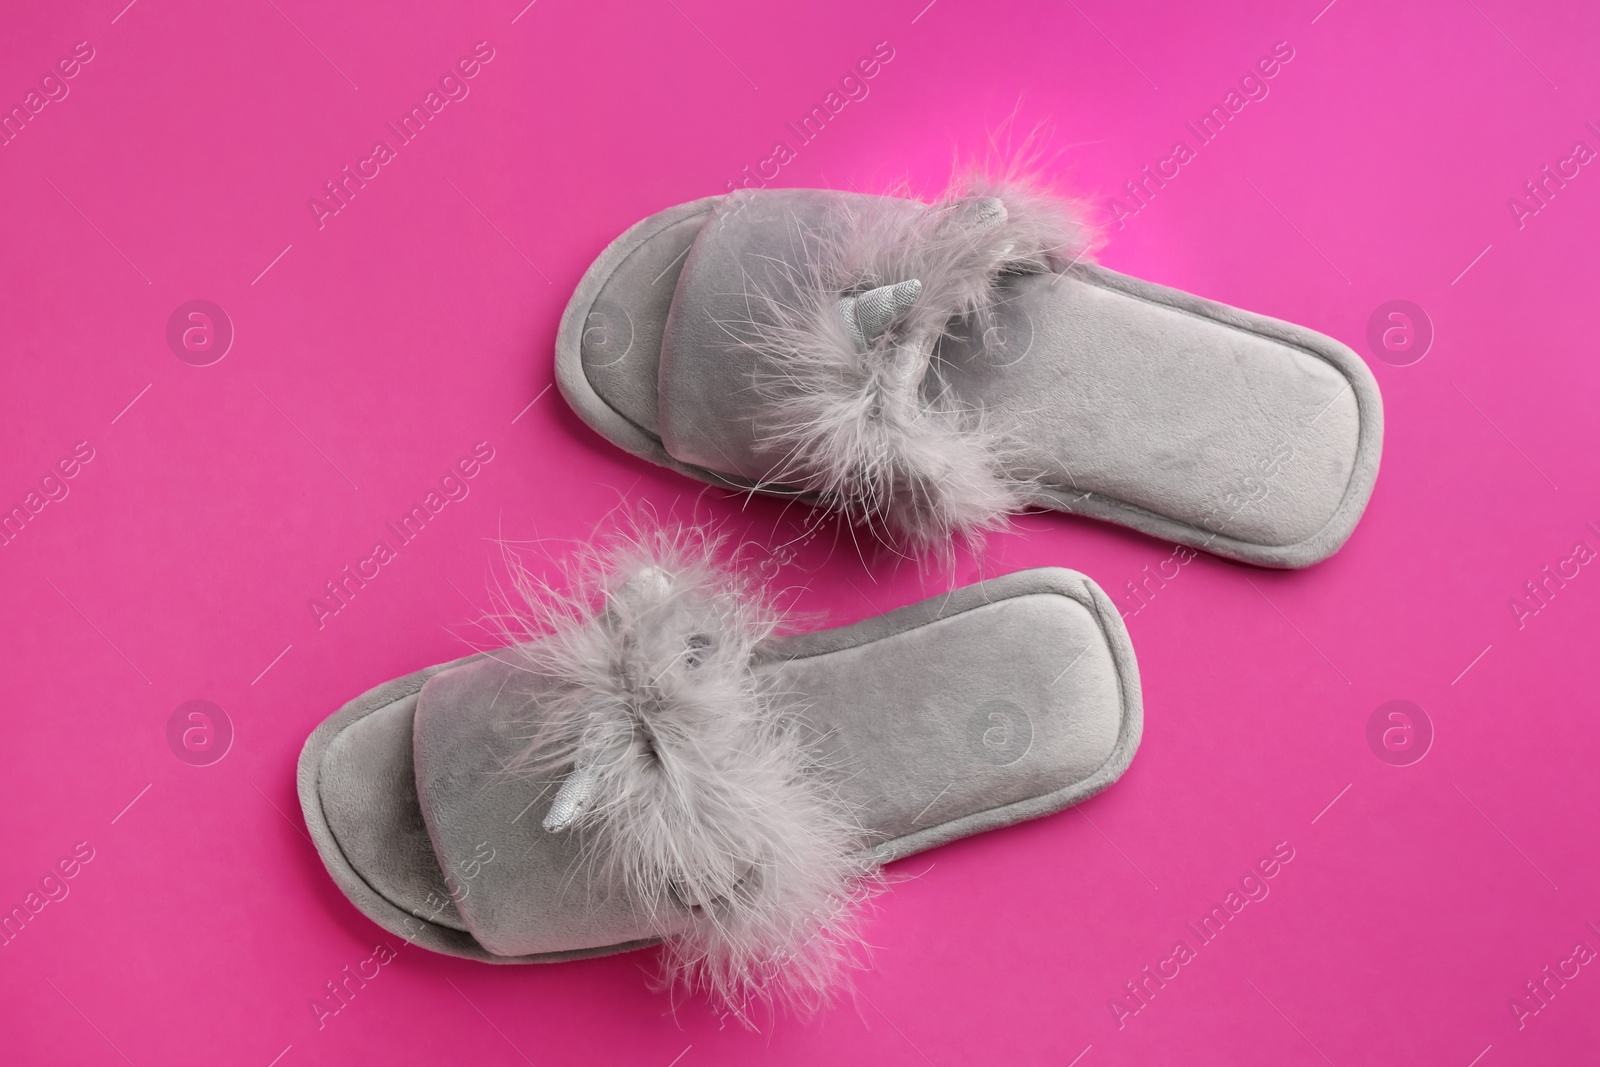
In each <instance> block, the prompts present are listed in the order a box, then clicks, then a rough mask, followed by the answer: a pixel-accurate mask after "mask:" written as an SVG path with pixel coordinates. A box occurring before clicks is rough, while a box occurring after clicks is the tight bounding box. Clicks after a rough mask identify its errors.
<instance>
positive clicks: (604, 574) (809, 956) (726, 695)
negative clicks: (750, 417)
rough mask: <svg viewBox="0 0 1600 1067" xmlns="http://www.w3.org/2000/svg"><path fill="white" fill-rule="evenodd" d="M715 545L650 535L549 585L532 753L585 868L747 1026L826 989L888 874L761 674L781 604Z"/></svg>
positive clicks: (670, 972) (552, 826)
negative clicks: (646, 914) (560, 585)
mask: <svg viewBox="0 0 1600 1067" xmlns="http://www.w3.org/2000/svg"><path fill="white" fill-rule="evenodd" d="M713 548H714V546H712V545H710V544H708V543H706V541H705V539H704V538H700V537H697V536H695V535H692V534H684V533H673V532H659V533H654V534H647V535H645V536H643V537H642V538H641V539H639V540H636V541H630V542H626V543H623V544H621V545H619V546H615V547H613V548H612V549H609V550H606V551H605V552H604V553H602V554H600V555H599V557H598V558H597V559H596V560H595V561H594V565H593V566H592V567H590V568H589V569H588V572H587V573H585V574H582V575H580V576H579V577H578V580H577V582H576V586H577V588H576V591H575V592H574V593H571V594H568V595H567V596H565V597H562V598H559V599H555V600H552V599H551V598H550V597H549V596H545V597H540V598H538V600H537V610H539V611H540V612H541V614H542V615H543V616H544V618H543V620H542V629H544V630H545V631H546V635H545V636H544V637H543V638H542V639H540V640H537V641H534V642H532V643H530V644H528V645H525V646H523V647H522V650H521V655H522V656H523V657H524V661H523V665H524V666H525V667H526V669H528V670H530V671H533V672H535V673H537V674H539V675H541V676H542V677H543V678H544V679H547V680H551V681H554V682H555V683H556V684H555V685H554V686H549V685H542V686H541V687H540V688H541V692H542V694H543V695H541V696H540V697H539V698H538V702H539V709H538V710H539V717H540V719H541V720H542V725H541V726H540V728H539V729H538V731H537V733H536V735H535V736H534V737H533V738H532V740H531V742H530V744H529V745H528V748H527V749H526V751H524V752H523V754H522V757H521V759H520V760H519V761H518V764H519V766H521V767H523V768H525V769H533V770H535V771H537V772H542V773H537V774H535V777H544V778H547V779H548V777H550V776H551V775H553V776H554V777H555V778H556V779H557V780H559V781H560V782H561V785H560V788H559V790H558V791H557V793H556V796H555V799H554V801H553V803H552V805H551V807H550V809H549V813H548V815H547V817H546V819H545V822H544V827H545V830H546V831H547V832H550V833H567V834H576V835H578V836H579V838H580V839H581V840H582V842H583V855H584V856H585V862H586V863H587V864H589V865H590V869H589V871H588V872H587V875H588V877H589V879H590V880H591V881H592V882H593V883H594V884H598V885H600V886H608V885H609V886H620V887H623V888H624V889H625V890H626V891H627V892H628V893H629V894H630V896H632V897H633V898H635V899H637V900H638V901H640V902H641V903H642V905H643V906H644V907H647V908H649V909H651V911H652V917H653V919H654V920H655V921H656V925H657V926H658V928H659V929H660V930H661V931H662V932H663V933H664V934H665V935H666V953H665V962H666V966H667V976H668V978H669V980H672V981H680V980H681V981H682V982H683V983H684V984H685V985H687V986H689V987H691V988H698V989H703V990H705V991H706V992H708V993H709V994H711V996H712V997H713V999H714V1000H716V1001H718V1002H719V1003H720V1004H721V1005H722V1006H724V1007H727V1008H730V1009H731V1010H733V1011H734V1012H735V1013H736V1014H737V1015H738V1016H739V1017H740V1018H741V1019H743V1020H746V1021H748V1019H749V1010H750V1008H751V1007H753V1006H754V1005H755V1004H758V1003H761V1002H771V1001H773V1000H777V1001H781V1002H784V1003H786V1004H788V1005H789V1006H791V1007H797V1008H800V1009H802V1010H807V1009H814V1008H816V1007H819V1006H820V1005H821V1004H822V1003H823V1002H824V1001H825V1000H826V999H828V997H829V995H830V994H831V993H832V991H833V990H834V989H835V988H836V987H837V986H838V985H839V984H840V983H841V981H842V976H843V973H844V970H845V968H846V967H847V966H848V965H849V964H851V963H852V962H853V961H854V960H855V959H856V950H857V947H858V945H859V942H858V941H857V939H856V935H855V921H856V912H857V910H858V909H857V907H856V905H857V904H858V903H859V902H860V901H861V900H862V899H863V897H864V896H865V894H866V892H867V890H868V889H869V888H870V887H871V885H872V880H873V877H874V876H873V875H872V874H871V873H870V871H869V868H868V866H867V865H866V864H865V862H864V861H863V860H862V859H861V858H860V857H861V856H862V855H863V853H864V848H863V846H864V843H865V837H864V835H863V833H862V831H861V830H860V829H859V827H858V826H857V825H856V823H855V821H854V820H853V819H852V817H851V814H850V812H849V811H848V810H847V808H846V806H845V805H844V803H843V801H842V800H841V799H840V798H839V796H838V794H837V793H836V792H835V791H834V790H833V789H832V788H831V787H830V786H829V785H828V784H827V783H828V774H827V773H825V768H823V767H821V766H820V765H819V764H818V762H817V759H816V757H815V756H814V754H813V751H812V748H811V747H810V744H809V743H808V740H807V738H806V736H805V735H804V733H803V727H802V726H801V724H800V723H799V722H798V721H797V719H796V718H795V716H794V715H793V714H792V713H786V712H785V710H784V707H783V706H782V705H781V702H780V700H779V699H777V695H776V694H773V693H770V692H768V691H766V690H765V689H764V688H763V686H762V685H761V684H760V683H759V682H758V680H757V678H756V676H755V675H754V674H753V673H752V671H751V670H750V663H751V657H752V654H753V653H754V650H755V646H756V644H757V642H759V641H761V640H762V639H763V638H765V637H767V636H768V635H769V634H771V633H772V632H773V629H774V627H775V626H776V624H777V616H776V614H775V613H774V611H773V609H772V608H771V606H770V604H769V603H768V602H767V601H766V600H764V599H763V598H762V597H760V596H759V595H757V594H756V593H755V592H754V590H752V589H750V588H748V587H746V586H744V585H743V584H741V582H740V581H739V580H738V579H737V578H736V577H735V576H733V575H732V574H731V573H729V572H727V571H725V570H723V569H721V568H720V567H719V566H718V565H717V563H716V562H715V560H714V555H713Z"/></svg>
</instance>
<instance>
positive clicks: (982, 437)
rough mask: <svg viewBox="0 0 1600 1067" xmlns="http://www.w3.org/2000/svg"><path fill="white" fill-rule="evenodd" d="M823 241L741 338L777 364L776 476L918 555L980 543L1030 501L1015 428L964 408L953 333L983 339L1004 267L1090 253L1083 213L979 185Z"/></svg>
mask: <svg viewBox="0 0 1600 1067" xmlns="http://www.w3.org/2000/svg"><path fill="white" fill-rule="evenodd" d="M849 210H850V211H851V212H852V214H851V215H850V217H849V218H847V220H846V222H845V225H844V226H843V228H842V229H841V230H840V232H838V233H837V234H830V235H828V236H826V237H818V238H816V239H815V240H813V241H811V242H810V248H809V251H810V262H808V263H806V264H804V265H803V267H801V268H800V269H799V270H798V271H797V272H796V274H797V275H798V276H795V277H792V278H791V279H790V280H791V281H792V282H793V285H792V288H793V289H795V290H797V292H795V293H794V294H789V293H785V294H784V296H782V297H776V296H772V295H770V294H763V293H760V292H757V293H753V294H751V295H752V296H753V297H754V300H753V301H752V311H753V316H752V317H753V320H754V321H752V322H751V323H749V330H748V332H747V333H745V334H744V335H742V336H741V338H740V340H741V342H742V343H747V344H749V345H751V346H753V347H755V348H756V349H757V350H758V351H759V352H760V354H761V355H762V356H763V357H764V358H763V359H762V360H760V361H759V362H758V366H759V367H760V368H761V369H760V370H758V372H757V382H756V388H757V392H758V394H759V396H760V398H761V411H760V414H759V415H758V417H757V420H756V427H757V431H758V433H759V434H760V435H761V436H762V438H763V439H764V440H765V441H767V442H768V443H769V444H771V445H772V446H773V448H774V450H775V451H777V452H778V453H779V454H781V455H782V456H783V459H782V460H781V461H780V463H779V464H778V467H777V468H776V469H775V470H773V471H772V473H771V478H772V479H773V480H774V481H777V482H782V483H785V484H788V485H794V486H798V487H800V488H804V489H807V490H811V491H813V492H816V493H818V494H820V495H821V496H822V497H823V498H824V500H825V501H826V502H827V503H828V504H830V505H832V506H834V507H837V508H839V509H840V510H842V511H844V512H845V513H847V514H848V515H850V516H851V517H852V518H853V519H855V520H856V521H859V522H863V523H866V524H869V525H877V526H882V527H885V528H887V530H888V531H889V532H890V533H891V534H894V535H897V536H898V539H899V540H900V541H902V542H903V543H905V544H906V545H907V546H908V547H909V548H911V549H912V550H914V551H917V552H919V553H920V552H923V551H926V550H930V549H931V550H934V551H936V552H940V553H946V552H948V549H949V546H950V544H951V541H952V538H953V537H955V536H956V535H958V534H959V535H962V536H964V537H965V538H966V539H967V540H968V541H972V542H976V541H979V540H981V538H982V535H983V533H984V532H985V531H987V530H991V529H995V528H997V527H999V526H1001V525H1003V524H1004V520H1005V517H1006V516H1007V515H1008V514H1009V513H1011V512H1013V511H1015V510H1017V509H1018V508H1019V507H1021V506H1022V504H1023V502H1024V500H1025V498H1026V496H1027V492H1028V489H1029V485H1028V483H1027V481H1026V480H1025V479H1022V478H1019V477H1018V476H1016V475H1015V474H1014V473H1012V470H1013V468H1015V467H1016V466H1017V464H1016V463H1015V462H1013V461H1014V459H1015V457H1016V455H1017V453H1018V452H1019V451H1020V450H1019V449H1018V448H1017V446H1016V443H1015V441H1014V440H1013V438H1012V435H1011V433H1010V428H1009V427H1006V426H1002V425H998V424H997V423H996V422H995V421H994V420H993V418H991V417H989V416H988V415H986V413H985V412H983V411H982V410H980V409H979V408H977V407H976V406H974V405H971V404H968V403H965V402H964V401H963V400H962V399H961V398H960V397H959V396H957V395H956V394H955V393H954V391H953V390H952V389H951V388H950V386H949V383H948V382H947V381H946V380H945V377H944V375H943V374H942V373H941V369H940V361H939V357H938V347H939V343H940V341H941V340H942V339H943V338H944V337H946V336H947V335H948V334H950V333H951V332H952V331H954V330H955V329H957V328H959V329H960V330H961V331H962V333H963V334H965V335H967V336H978V337H981V336H984V334H985V331H986V330H987V328H988V327H989V325H990V324H991V322H990V320H991V318H992V316H993V314H994V312H995V309H996V303H997V300H998V296H997V291H996V282H997V281H998V280H999V278H1000V277H1001V276H1002V275H1004V274H1017V273H1043V272H1047V271H1059V270H1063V269H1065V268H1066V267H1067V266H1068V265H1070V264H1071V263H1073V262H1075V261H1076V260H1077V259H1079V258H1081V257H1082V256H1084V255H1085V254H1086V252H1087V251H1088V248H1089V237H1088V234H1087V231H1086V229H1085V227H1084V226H1083V225H1082V224H1081V223H1080V222H1079V220H1078V218H1077V215H1076V214H1075V206H1074V205H1072V204H1071V203H1069V202H1067V201H1065V200H1062V199H1060V198H1058V197H1056V196H1053V195H1050V194H1047V193H1044V192H1041V191H1039V190H1037V189H1036V188H1034V187H1033V186H1032V185H1030V184H1028V183H1026V182H1009V183H998V182H989V181H973V182H969V183H967V184H966V185H965V186H964V187H962V188H960V189H959V190H958V191H955V192H952V193H951V194H950V195H949V196H947V197H945V198H944V199H942V200H940V201H939V202H938V203H935V204H932V205H928V206H927V207H926V209H925V210H921V211H918V212H914V213H913V212H903V211H875V210H874V209H873V207H871V206H868V207H865V208H851V209H849Z"/></svg>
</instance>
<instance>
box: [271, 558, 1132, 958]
mask: <svg viewBox="0 0 1600 1067" xmlns="http://www.w3.org/2000/svg"><path fill="white" fill-rule="evenodd" d="M752 669H753V670H756V671H758V672H764V673H769V674H773V675H775V676H776V677H775V679H774V680H775V681H776V683H777V684H776V687H775V688H776V689H777V690H778V691H779V692H783V693H789V694H793V697H792V698H791V701H792V702H791V703H790V704H789V705H787V706H788V708H789V711H790V713H791V714H794V715H798V716H800V717H801V719H802V721H803V722H804V723H805V724H806V728H807V730H808V732H809V733H810V736H812V737H813V738H814V741H815V743H816V744H817V745H818V746H819V747H820V754H821V756H822V763H823V764H824V765H825V766H826V767H827V768H829V770H828V771H827V772H826V773H828V774H829V775H830V777H831V779H832V780H833V782H834V785H835V786H836V787H837V789H838V790H839V792H840V793H841V795H843V796H844V797H845V798H846V799H847V800H848V801H849V803H850V805H851V807H852V808H853V809H854V810H855V811H856V812H857V813H858V815H859V817H860V819H861V822H862V826H863V830H864V833H863V836H862V839H861V848H862V850H863V853H864V854H867V855H870V856H871V858H873V859H874V860H876V861H880V862H882V861H887V860H890V859H893V858H896V857H899V856H903V855H908V854H910V853H912V852H915V851H918V850H920V849H923V848H928V847H931V846H932V845H935V844H939V843H941V842H943V841H948V840H951V839H953V838H956V837H961V836H964V835H966V834H970V833H975V832H978V831H980V830H984V829H989V828H992V827H995V826H1001V825H1005V824H1007V823H1011V822H1016V821H1018V820H1020V819H1025V818H1032V817H1035V816H1038V815H1042V814H1046V813H1048V812H1051V811H1056V810H1059V809H1060V808H1061V807H1064V806H1065V805H1067V804H1069V803H1072V802H1074V801H1076V800H1080V799H1083V798H1084V797H1086V796H1089V795H1091V794H1092V793H1094V792H1096V791H1098V790H1099V789H1102V788H1104V787H1105V786H1106V785H1107V784H1109V783H1110V782H1111V781H1113V780H1114V779H1115V778H1116V777H1117V776H1119V775H1120V774H1121V773H1122V770H1123V769H1124V768H1126V766H1127V765H1128V761H1129V760H1130V759H1131V758H1132V756H1133V752H1134V750H1135V748H1136V747H1137V745H1138V738H1139V734H1140V728H1141V721H1142V705H1141V701H1140V690H1139V681H1138V672H1137V667H1136V665H1135V663H1134V660H1133V653H1132V648H1131V646H1129V644H1128V640H1127V632H1126V630H1125V628H1124V627H1123V625H1122V621H1121V619H1120V617H1119V616H1118V615H1117V612H1116V609H1115V608H1114V607H1113V606H1112V605H1111V603H1110V601H1109V600H1107V599H1106V597H1105V595H1104V593H1102V592H1101V591H1100V590H1099V589H1098V588H1096V587H1095V586H1094V585H1093V583H1091V582H1089V581H1088V580H1087V579H1085V578H1083V577H1082V576H1081V575H1077V574H1074V573H1072V572H1070V571H1063V570H1058V569H1053V568H1047V569H1041V570H1035V571H1024V572H1020V573H1018V574H1014V575H1009V576H1007V577H1005V578H1000V579H993V580H991V581H988V582H984V583H980V584H979V585H976V586H969V587H967V588H965V589H961V590H957V591H955V592H954V593H952V594H950V595H948V596H945V597H940V598H936V599H935V600H930V601H925V602H923V603H922V604H917V605H913V606H911V607H909V608H904V609H901V610H900V611H897V612H891V613H890V614H888V615H885V616H881V617H879V618H875V619H869V620H867V621H866V622H863V623H859V624H857V625H855V626H850V627H843V628H840V629H836V630H825V631H820V632H818V633H814V634H808V635H802V636H792V637H782V638H775V639H772V640H770V641H769V642H767V643H766V644H765V645H764V646H763V647H762V649H761V651H760V653H759V654H758V656H757V659H756V661H755V662H754V663H753V664H752ZM413 677H414V681H413V680H407V679H401V680H399V681H398V682H396V683H391V684H390V686H388V687H384V688H383V689H382V690H381V691H375V693H376V694H377V696H376V698H374V695H373V694H369V695H368V696H367V697H362V698H359V699H358V700H356V701H353V702H352V703H351V705H349V706H348V707H347V708H346V709H345V710H343V711H341V712H339V713H338V714H337V715H335V716H334V717H333V718H331V719H329V720H328V722H327V723H325V724H324V726H323V727H321V728H319V730H318V732H317V733H316V734H313V736H312V738H311V740H310V741H308V742H307V745H306V749H305V753H304V754H303V755H302V758H301V799H302V804H303V805H304V806H305V809H306V816H307V825H308V826H309V827H310V828H311V829H312V832H313V838H314V840H316V842H317V845H318V849H319V851H320V852H321V853H322V855H323V858H324V861H325V862H326V863H327V865H328V868H329V871H330V872H331V873H332V874H333V875H334V878H335V880H336V881H338V882H339V884H340V885H341V887H343V888H344V889H345V891H346V893H347V894H349V895H350V897H351V899H352V900H353V901H354V902H355V903H356V904H357V905H358V906H360V907H361V908H362V910H363V911H365V912H366V913H367V914H368V915H369V916H371V917H372V918H373V919H374V920H375V921H377V922H379V923H381V924H383V925H385V926H386V927H388V928H389V929H392V930H395V931H396V932H397V933H402V934H403V935H404V936H407V937H409V938H410V939H412V940H414V941H417V942H418V943H420V944H423V945H425V946H426V947H429V948H433V949H436V950H438V951H444V952H450V953H453V954H456V955H466V956H473V957H476V958H484V959H491V960H493V961H496V962H535V961H543V960H551V959H559V958H568V957H570V956H573V955H591V954H597V953H601V952H606V951H616V950H618V949H620V948H627V947H633V946H635V945H637V944H641V943H645V942H646V941H648V940H649V939H652V938H658V937H661V936H664V935H668V934H670V933H672V932H673V923H674V921H675V917H674V916H673V915H659V914H658V915H653V916H652V915H649V914H646V912H645V910H644V909H642V908H640V907H639V906H638V905H637V904H636V903H635V902H633V901H630V900H629V899H627V897H626V895H625V894H624V893H622V892H620V891H619V890H618V888H617V887H615V886H610V885H603V884H597V883H596V882H595V881H594V879H593V878H592V877H590V867H589V866H588V865H586V864H585V863H584V862H583V861H582V856H583V849H584V845H585V841H584V839H583V837H582V835H581V834H576V833H565V834H555V833H551V832H548V831H546V830H544V829H543V827H542V825H541V823H542V820H543V817H544V815H545V813H546V811H547V810H548V808H549V805H550V801H551V799H552V797H553V794H554V786H555V784H556V782H555V781H552V780H541V779H539V778H536V777H533V778H530V777H528V776H525V775H518V774H512V773H509V772H507V770H506V769H505V768H506V767H507V765H508V762H509V760H510V758H511V757H512V756H513V755H514V753H515V752H516V750H517V747H518V745H519V743H520V742H519V739H520V738H525V737H526V736H528V734H529V732H530V731H531V729H533V728H534V727H535V726H536V725H537V717H538V706H537V700H536V697H537V694H538V692H539V690H540V687H541V686H542V685H543V684H546V683H545V682H544V681H543V680H542V679H541V678H539V677H537V676H534V675H531V674H528V673H527V672H525V671H522V670H519V669H517V668H516V667H514V666H512V665H511V664H510V662H509V661H507V660H504V659H502V658H500V657H497V656H494V655H485V656H476V657H471V658H470V659H468V660H466V661H461V662H459V663H457V664H455V665H451V666H449V667H447V668H445V669H435V670H432V671H429V672H425V674H424V675H419V676H413ZM407 764H409V769H410V772H411V773H409V774H408V773H406V768H407ZM557 777H559V775H558V776H557ZM676 918H677V919H681V920H683V921H687V914H686V913H685V914H684V915H682V916H677V917H676Z"/></svg>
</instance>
